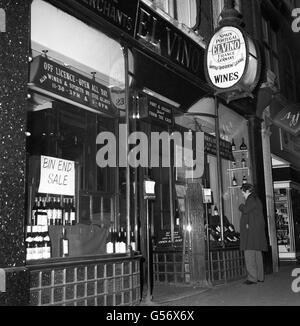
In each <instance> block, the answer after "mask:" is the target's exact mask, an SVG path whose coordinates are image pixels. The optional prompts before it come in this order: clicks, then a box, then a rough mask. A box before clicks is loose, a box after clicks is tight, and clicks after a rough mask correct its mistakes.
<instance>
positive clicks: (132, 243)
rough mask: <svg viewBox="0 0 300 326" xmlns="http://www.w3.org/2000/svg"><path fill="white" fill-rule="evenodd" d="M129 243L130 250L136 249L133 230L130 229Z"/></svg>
mask: <svg viewBox="0 0 300 326" xmlns="http://www.w3.org/2000/svg"><path fill="white" fill-rule="evenodd" d="M130 245H131V249H132V251H136V244H135V237H134V232H133V231H131V233H130Z"/></svg>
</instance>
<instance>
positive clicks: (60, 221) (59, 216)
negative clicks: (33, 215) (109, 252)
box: [56, 198, 62, 225]
mask: <svg viewBox="0 0 300 326" xmlns="http://www.w3.org/2000/svg"><path fill="white" fill-rule="evenodd" d="M56 205H57V225H62V206H61V204H60V198H58V199H57V204H56Z"/></svg>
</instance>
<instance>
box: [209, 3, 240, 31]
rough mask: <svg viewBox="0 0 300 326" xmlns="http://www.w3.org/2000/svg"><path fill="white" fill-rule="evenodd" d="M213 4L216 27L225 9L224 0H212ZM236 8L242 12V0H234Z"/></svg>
mask: <svg viewBox="0 0 300 326" xmlns="http://www.w3.org/2000/svg"><path fill="white" fill-rule="evenodd" d="M212 6H213V19H214V27H215V28H216V27H217V26H218V24H219V22H220V20H221V13H222V10H223V9H224V0H218V1H216V0H212ZM234 8H235V9H236V10H237V11H238V12H240V13H242V4H241V0H235V2H234Z"/></svg>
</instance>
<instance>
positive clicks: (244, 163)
mask: <svg viewBox="0 0 300 326" xmlns="http://www.w3.org/2000/svg"><path fill="white" fill-rule="evenodd" d="M241 165H242V168H245V167H246V160H245V157H244V155H243V157H242V160H241Z"/></svg>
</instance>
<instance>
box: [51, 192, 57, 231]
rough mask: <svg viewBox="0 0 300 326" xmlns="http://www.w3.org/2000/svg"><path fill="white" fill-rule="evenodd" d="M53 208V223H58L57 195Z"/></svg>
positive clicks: (54, 198)
mask: <svg viewBox="0 0 300 326" xmlns="http://www.w3.org/2000/svg"><path fill="white" fill-rule="evenodd" d="M52 205H53V209H52V214H53V216H52V219H53V221H52V223H53V224H52V225H58V207H57V202H56V197H53V203H52Z"/></svg>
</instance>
